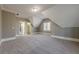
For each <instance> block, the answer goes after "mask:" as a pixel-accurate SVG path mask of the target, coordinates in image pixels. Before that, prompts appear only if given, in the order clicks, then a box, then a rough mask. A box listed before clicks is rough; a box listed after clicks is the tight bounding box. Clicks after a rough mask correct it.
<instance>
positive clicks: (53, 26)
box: [38, 18, 62, 34]
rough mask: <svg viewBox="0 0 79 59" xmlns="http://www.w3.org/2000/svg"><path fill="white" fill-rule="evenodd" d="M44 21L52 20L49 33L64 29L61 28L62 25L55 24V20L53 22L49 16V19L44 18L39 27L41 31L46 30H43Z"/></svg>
mask: <svg viewBox="0 0 79 59" xmlns="http://www.w3.org/2000/svg"><path fill="white" fill-rule="evenodd" d="M44 22H51V31H49V33H51V34H55V33H56V32H58V31H60V30H62V28H61V27H60V26H58V25H57V24H55V23H54V22H52V21H51V20H50V19H48V18H47V19H44V20H43V21H42V22H41V24H40V26H39V27H38V30H39V31H40V32H44V31H43V23H44Z"/></svg>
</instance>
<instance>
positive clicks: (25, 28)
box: [19, 21, 32, 35]
mask: <svg viewBox="0 0 79 59" xmlns="http://www.w3.org/2000/svg"><path fill="white" fill-rule="evenodd" d="M31 33H32V25H31V22H27V21H20V22H19V35H31Z"/></svg>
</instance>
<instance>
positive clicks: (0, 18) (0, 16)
mask: <svg viewBox="0 0 79 59" xmlns="http://www.w3.org/2000/svg"><path fill="white" fill-rule="evenodd" d="M0 39H1V8H0Z"/></svg>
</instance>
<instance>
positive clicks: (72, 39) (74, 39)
mask: <svg viewBox="0 0 79 59" xmlns="http://www.w3.org/2000/svg"><path fill="white" fill-rule="evenodd" d="M51 37H53V38H57V39H62V40H70V41H75V42H79V39H77V38H70V37H62V36H56V35H51Z"/></svg>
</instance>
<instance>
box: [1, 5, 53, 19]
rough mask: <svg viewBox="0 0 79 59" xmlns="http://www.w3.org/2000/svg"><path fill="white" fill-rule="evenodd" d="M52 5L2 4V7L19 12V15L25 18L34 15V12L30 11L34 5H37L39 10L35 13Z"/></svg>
mask: <svg viewBox="0 0 79 59" xmlns="http://www.w3.org/2000/svg"><path fill="white" fill-rule="evenodd" d="M52 6H53V5H52V4H3V5H2V8H3V9H5V10H9V11H11V12H15V13H19V17H24V18H27V17H29V16H32V15H34V12H32V8H34V7H38V8H39V11H38V12H37V13H40V12H42V11H44V10H46V9H48V8H50V7H52Z"/></svg>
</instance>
